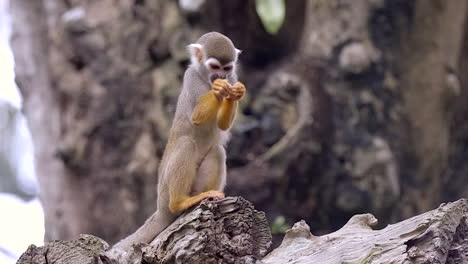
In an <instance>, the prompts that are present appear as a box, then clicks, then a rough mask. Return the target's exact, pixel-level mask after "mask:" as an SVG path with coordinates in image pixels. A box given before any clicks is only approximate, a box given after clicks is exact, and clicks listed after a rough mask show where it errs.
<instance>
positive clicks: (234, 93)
mask: <svg viewBox="0 0 468 264" xmlns="http://www.w3.org/2000/svg"><path fill="white" fill-rule="evenodd" d="M245 91H246V89H245V85H244V84H243V83H241V82H236V83H235V84H234V85H232V86H230V87H229V90H228V96H227V98H228V99H229V100H232V101H239V100H240V99H242V98H243V97H244V95H245Z"/></svg>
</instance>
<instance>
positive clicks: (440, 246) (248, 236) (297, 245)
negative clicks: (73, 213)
mask: <svg viewBox="0 0 468 264" xmlns="http://www.w3.org/2000/svg"><path fill="white" fill-rule="evenodd" d="M376 224H377V219H376V218H375V217H374V216H373V215H371V214H362V215H356V216H353V217H352V218H351V219H350V220H349V221H348V223H347V224H346V225H345V226H344V227H342V228H341V229H340V230H338V231H336V232H333V233H331V234H328V235H324V236H314V235H312V234H311V233H310V228H309V226H308V225H307V224H306V223H305V222H304V221H301V222H298V223H296V224H295V225H294V226H293V228H292V229H290V230H288V231H287V233H286V236H285V238H284V240H283V242H282V244H281V246H280V247H278V248H277V249H275V250H273V251H272V252H271V253H270V254H268V255H267V256H266V257H265V258H263V259H262V260H261V261H262V262H261V263H265V264H268V263H272V264H275V263H278V264H283V263H327V264H334V263H336V264H340V263H369V264H371V263H408V264H409V263H421V264H422V263H432V264H434V263H447V264H455V263H466V262H467V261H468V254H467V252H468V242H467V237H468V201H467V200H459V201H456V202H453V203H449V204H443V205H441V206H440V207H439V208H438V209H435V210H433V211H430V212H427V213H424V214H421V215H418V216H415V217H413V218H410V219H407V220H405V221H402V222H399V223H396V224H393V225H390V226H387V227H386V228H384V229H381V230H373V229H372V227H375V226H376ZM270 241H271V235H270V232H269V229H268V224H267V223H266V219H265V216H264V215H263V213H260V212H258V211H255V210H253V208H252V206H251V205H250V204H249V203H248V202H246V201H245V200H243V199H241V198H226V199H224V200H221V201H216V202H214V201H204V202H202V203H201V204H200V205H199V206H197V207H196V208H195V209H194V210H193V211H191V212H188V213H185V214H184V215H182V216H181V217H180V218H178V219H177V220H176V221H175V222H174V223H173V224H172V225H171V226H169V227H168V229H166V230H165V231H164V232H163V233H161V234H160V235H159V236H158V237H157V238H156V239H155V241H153V242H152V243H151V245H144V244H138V245H135V246H134V247H133V248H132V250H131V251H130V252H126V253H125V252H112V251H107V252H104V250H106V249H107V248H108V245H107V244H106V242H104V241H103V240H100V239H99V238H96V237H93V236H89V235H86V236H81V237H80V238H79V239H78V240H73V241H54V242H51V243H49V244H47V245H46V246H45V247H40V248H37V247H35V246H34V245H32V246H30V247H29V249H28V250H27V251H26V252H25V253H24V254H23V255H22V256H21V258H20V260H19V261H18V263H20V264H23V263H24V264H25V263H28V264H29V263H38V264H41V263H44V264H45V263H68V264H78V263H147V264H152V263H194V264H196V263H255V261H256V260H258V259H260V258H261V257H262V256H264V254H265V253H266V250H267V248H268V247H269V245H270ZM119 254H120V255H119Z"/></svg>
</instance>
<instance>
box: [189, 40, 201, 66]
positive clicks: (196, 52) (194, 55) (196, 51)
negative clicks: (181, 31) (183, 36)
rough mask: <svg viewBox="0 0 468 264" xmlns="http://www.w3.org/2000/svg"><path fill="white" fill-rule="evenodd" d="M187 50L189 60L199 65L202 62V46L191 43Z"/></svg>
mask: <svg viewBox="0 0 468 264" xmlns="http://www.w3.org/2000/svg"><path fill="white" fill-rule="evenodd" d="M187 48H188V50H189V52H190V60H191V61H192V63H193V64H200V63H202V61H203V53H202V48H203V46H202V45H200V44H198V43H192V44H190V45H188V47H187Z"/></svg>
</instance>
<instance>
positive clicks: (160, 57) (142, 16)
mask: <svg viewBox="0 0 468 264" xmlns="http://www.w3.org/2000/svg"><path fill="white" fill-rule="evenodd" d="M284 2H285V4H286V6H285V11H286V13H285V16H284V23H282V25H281V27H280V28H279V31H278V32H277V33H276V34H270V33H267V31H266V30H265V28H264V26H263V24H262V21H261V20H260V18H259V16H258V14H257V11H256V6H255V4H256V1H254V0H230V1H216V0H206V1H179V3H177V2H176V1H170V0H160V1H150V0H120V1H115V0H99V1H85V0H42V1H39V0H37V1H30V0H14V1H11V6H12V20H13V36H12V41H11V43H12V47H13V50H14V54H15V61H16V74H17V83H18V86H19V87H20V89H21V91H22V94H23V96H24V111H25V114H26V116H27V118H28V122H29V126H30V129H31V133H32V136H33V140H34V143H35V150H36V162H37V174H38V177H39V183H40V186H41V198H42V201H43V203H44V209H45V215H46V239H47V240H50V239H71V238H76V237H77V236H78V234H79V233H91V234H94V235H97V236H100V237H102V238H104V239H106V240H107V241H109V242H115V241H116V240H118V239H120V238H122V237H123V236H124V235H126V234H128V233H130V232H131V231H133V230H134V229H135V228H136V227H137V226H139V225H140V224H141V223H142V222H143V221H144V220H145V218H146V217H147V216H149V215H150V214H151V213H152V212H153V211H154V210H155V207H156V201H155V199H156V182H157V167H158V163H159V159H160V157H161V154H162V151H163V148H164V145H165V142H166V139H167V132H168V130H169V127H170V124H171V119H172V116H173V113H174V107H175V102H176V100H177V95H178V92H179V89H180V87H181V81H182V80H181V79H182V75H183V72H184V70H185V68H186V66H187V64H188V62H189V60H188V57H187V52H186V45H188V44H189V43H191V42H194V41H195V40H196V39H197V38H198V37H199V36H200V35H202V34H203V33H205V32H207V31H213V30H214V31H219V32H222V33H224V34H226V35H227V36H229V37H230V38H231V39H232V40H233V42H234V43H235V44H236V46H237V47H238V48H240V49H242V50H243V53H242V55H241V59H240V60H241V62H240V63H241V65H240V66H241V73H240V80H242V81H244V83H245V84H246V86H247V89H248V98H246V100H245V101H244V104H243V105H242V109H241V112H242V113H241V114H240V116H239V118H238V120H237V123H236V125H235V128H234V129H233V136H232V140H231V142H230V144H229V146H228V151H227V152H228V167H229V169H228V187H227V194H228V195H242V196H244V197H245V198H246V199H248V200H250V201H252V202H253V203H254V204H255V205H256V207H257V208H259V209H261V210H264V211H266V213H267V216H268V217H269V218H270V220H271V221H273V220H274V219H275V218H276V217H278V216H284V217H285V219H286V222H289V223H292V222H294V221H297V220H299V219H305V220H306V221H307V222H308V223H309V224H310V225H311V227H312V229H313V231H315V232H327V231H330V230H333V229H336V228H338V227H340V226H341V225H342V224H344V222H345V221H347V220H348V218H349V217H350V216H351V215H353V214H356V213H362V212H370V213H373V214H375V215H376V216H377V218H379V219H381V220H383V221H382V224H387V223H390V222H392V221H396V220H399V219H402V218H406V217H409V216H412V215H414V214H416V213H420V212H423V211H427V210H429V209H431V208H433V207H435V206H437V205H438V204H439V203H440V202H443V201H449V200H454V199H456V198H459V197H468V189H467V188H466V186H468V177H466V175H467V172H468V163H467V162H466V157H467V154H468V126H467V122H466V117H467V114H468V105H467V104H466V102H467V99H468V75H466V73H467V72H468V20H467V18H466V17H467V12H468V1H466V0H453V1H444V0H411V1H409V0H356V1H340V0H308V1H305V0H302V1H299V0H298V1H284ZM278 229H281V228H280V227H279V228H278Z"/></svg>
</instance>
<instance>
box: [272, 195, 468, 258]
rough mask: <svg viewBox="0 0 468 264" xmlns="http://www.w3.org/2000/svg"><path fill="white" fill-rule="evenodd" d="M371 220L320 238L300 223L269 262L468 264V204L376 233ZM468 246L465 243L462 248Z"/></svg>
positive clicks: (357, 220) (359, 219)
mask: <svg viewBox="0 0 468 264" xmlns="http://www.w3.org/2000/svg"><path fill="white" fill-rule="evenodd" d="M376 224H377V219H376V218H375V217H374V216H373V215H371V214H362V215H355V216H353V217H352V218H351V219H350V220H349V221H348V223H347V224H346V225H345V226H344V227H342V228H341V229H340V230H338V231H336V232H333V233H331V234H328V235H325V236H319V237H317V236H314V235H312V234H311V233H310V228H309V226H308V225H307V224H306V223H305V222H304V221H301V222H299V223H296V224H295V225H294V226H293V228H292V229H291V230H289V231H288V232H287V233H286V236H285V238H284V240H283V242H282V244H281V246H280V247H279V248H277V249H275V250H274V251H273V252H271V253H270V254H268V256H266V257H265V258H264V259H263V261H264V262H265V263H266V264H268V263H271V264H275V263H278V264H282V263H327V264H335V263H336V264H341V263H368V264H372V263H408V264H409V263H432V264H435V263H466V262H467V261H468V241H467V240H466V238H467V235H468V230H467V228H468V201H467V200H465V199H463V200H459V201H456V202H453V203H449V204H442V205H441V206H440V207H439V208H438V209H436V210H433V211H430V212H427V213H424V214H421V215H418V216H415V217H412V218H410V219H407V220H405V221H402V222H399V223H396V224H393V225H389V226H387V227H386V228H384V229H381V230H373V229H372V227H375V226H376ZM461 241H463V242H461Z"/></svg>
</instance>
